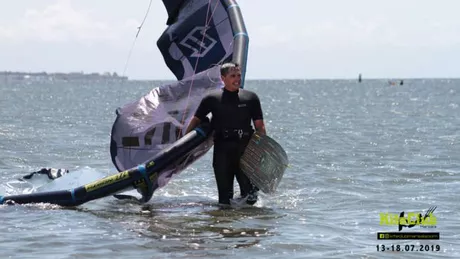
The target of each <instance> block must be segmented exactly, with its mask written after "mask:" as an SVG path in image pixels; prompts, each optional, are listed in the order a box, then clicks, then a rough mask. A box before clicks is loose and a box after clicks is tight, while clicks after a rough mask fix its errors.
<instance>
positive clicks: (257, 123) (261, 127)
mask: <svg viewBox="0 0 460 259" xmlns="http://www.w3.org/2000/svg"><path fill="white" fill-rule="evenodd" d="M254 127H255V128H256V132H257V133H259V134H260V135H266V134H267V132H266V131H265V124H264V120H254Z"/></svg>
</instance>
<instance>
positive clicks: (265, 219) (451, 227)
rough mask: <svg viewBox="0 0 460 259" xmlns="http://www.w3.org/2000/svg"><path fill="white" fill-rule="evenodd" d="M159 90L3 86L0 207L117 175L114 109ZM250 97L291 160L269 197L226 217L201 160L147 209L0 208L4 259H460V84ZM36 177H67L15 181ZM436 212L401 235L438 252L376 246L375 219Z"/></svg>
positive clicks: (146, 85) (278, 91) (314, 89)
mask: <svg viewBox="0 0 460 259" xmlns="http://www.w3.org/2000/svg"><path fill="white" fill-rule="evenodd" d="M163 83H164V82H136V81H133V82H126V83H104V82H102V83H101V82H86V83H81V82H66V83H54V84H51V83H47V84H42V83H28V84H8V83H0V115H1V116H0V195H5V194H18V193H30V192H36V191H47V190H59V189H69V188H73V187H77V186H80V185H82V184H85V183H89V182H91V181H94V180H96V179H99V178H102V177H104V176H107V175H110V174H113V173H115V172H116V169H115V168H114V166H113V165H112V162H111V159H110V153H109V144H110V130H111V126H112V123H113V121H114V119H115V109H116V108H117V107H119V106H121V105H123V104H125V103H128V102H130V101H134V100H137V99H138V98H140V97H141V96H143V95H144V94H146V93H147V92H148V91H150V90H151V89H152V88H153V87H155V86H159V85H161V84H163ZM246 88H247V89H250V90H253V91H255V92H256V93H257V94H258V95H259V97H260V99H261V102H262V108H263V110H264V119H265V123H266V127H267V132H268V134H269V135H270V136H272V137H273V138H274V139H276V140H277V141H278V142H279V143H280V144H281V145H282V146H283V147H284V148H285V150H286V152H287V153H288V156H289V159H290V166H289V168H288V169H287V171H286V173H285V175H284V178H283V180H282V182H281V184H280V185H279V188H278V191H277V193H276V194H275V195H271V196H268V195H263V194H261V197H260V201H259V202H258V203H257V204H256V206H255V207H252V208H243V209H238V210H222V209H220V208H219V207H218V206H216V204H217V190H216V183H215V180H214V176H213V171H212V166H211V158H212V152H209V153H208V154H207V155H206V156H204V157H203V158H202V159H201V160H199V161H197V162H196V163H194V164H193V165H192V166H191V167H189V168H188V169H187V170H185V171H184V172H182V173H181V174H179V175H176V176H175V177H174V178H173V179H172V181H171V182H170V183H169V184H168V185H167V186H165V187H164V188H162V189H160V190H158V191H157V192H155V194H154V197H153V198H152V200H150V201H149V202H148V203H147V204H136V203H133V202H129V201H119V200H117V199H115V198H113V197H106V198H103V199H100V200H96V201H91V202H89V203H87V204H84V205H81V206H78V207H75V208H62V207H59V206H54V205H49V204H37V205H18V206H7V205H0V221H1V224H0V233H1V234H0V251H1V252H0V254H1V258H21V259H24V258H42V259H45V258H50V259H51V258H52V259H56V258H101V259H102V258H142V259H146V258H264V259H269V258H290V259H294V258H402V257H404V258H460V234H459V233H460V212H459V211H460V203H459V202H458V200H459V198H460V195H459V190H460V169H459V168H460V148H459V144H460V116H459V115H460V108H459V104H460V80H458V79H412V80H411V79H406V80H404V85H392V84H389V83H388V81H387V80H383V79H382V80H377V79H376V80H364V81H363V82H362V83H358V82H357V80H257V81H255V80H253V81H250V80H249V81H248V82H246ZM42 167H57V168H67V169H69V170H70V171H71V173H70V174H69V175H65V176H64V177H62V178H59V179H57V180H56V181H54V182H50V181H49V180H46V179H39V180H38V181H37V182H32V183H31V182H23V181H19V180H18V178H20V177H21V176H23V175H25V174H28V173H30V172H32V171H35V170H38V169H40V168H42ZM133 194H137V193H136V192H135V191H133ZM430 207H436V209H435V210H434V212H433V214H432V215H433V216H435V217H436V224H435V226H431V227H430V228H427V227H425V228H423V227H422V226H420V225H415V226H413V227H411V228H406V227H405V228H403V230H402V232H421V231H424V232H438V233H440V239H439V240H378V239H377V233H378V232H398V226H397V225H390V226H388V225H384V224H383V225H382V221H381V213H391V214H398V215H399V214H400V213H401V212H404V213H405V214H404V215H407V213H409V212H414V213H421V214H422V215H424V214H425V213H426V211H427V210H428V209H429V208H430ZM385 215H386V214H385ZM382 245H385V246H386V247H387V248H388V247H390V251H381V247H382ZM392 245H393V247H394V248H393V250H395V251H391V246H392ZM397 245H399V247H400V250H404V248H405V247H406V246H407V245H408V247H409V248H411V249H409V250H410V251H405V250H404V251H399V252H398V251H396V248H397ZM426 245H428V251H415V250H420V247H421V246H423V247H425V246H426ZM437 245H439V251H431V250H433V249H432V247H433V248H434V250H437V247H436V246H437ZM378 248H379V249H378ZM401 248H402V249H401ZM413 248H415V249H414V250H413V251H412V249H413Z"/></svg>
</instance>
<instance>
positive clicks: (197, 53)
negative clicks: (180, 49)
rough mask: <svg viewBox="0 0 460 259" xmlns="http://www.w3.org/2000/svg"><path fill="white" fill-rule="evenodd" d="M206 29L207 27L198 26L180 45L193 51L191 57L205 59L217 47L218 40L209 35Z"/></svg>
mask: <svg viewBox="0 0 460 259" xmlns="http://www.w3.org/2000/svg"><path fill="white" fill-rule="evenodd" d="M206 29H207V28H206V27H205V26H197V27H195V28H193V30H191V31H190V32H189V33H188V34H187V36H186V37H185V38H184V39H183V40H182V41H181V42H180V45H182V46H184V47H186V48H188V49H190V50H191V51H193V53H192V54H191V55H190V57H194V58H201V57H204V56H206V54H207V53H208V52H209V51H210V50H211V49H212V48H213V47H214V45H216V43H217V40H215V39H214V38H212V37H210V36H209V35H207V34H206Z"/></svg>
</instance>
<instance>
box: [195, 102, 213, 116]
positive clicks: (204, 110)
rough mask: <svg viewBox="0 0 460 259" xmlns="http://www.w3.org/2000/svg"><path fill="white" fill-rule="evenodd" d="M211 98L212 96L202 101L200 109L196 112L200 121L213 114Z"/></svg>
mask: <svg viewBox="0 0 460 259" xmlns="http://www.w3.org/2000/svg"><path fill="white" fill-rule="evenodd" d="M211 102H212V100H211V98H210V96H206V97H205V98H203V100H201V103H200V105H199V106H198V109H197V110H196V112H195V116H196V117H197V118H198V119H200V120H204V119H205V117H206V115H208V113H210V112H211Z"/></svg>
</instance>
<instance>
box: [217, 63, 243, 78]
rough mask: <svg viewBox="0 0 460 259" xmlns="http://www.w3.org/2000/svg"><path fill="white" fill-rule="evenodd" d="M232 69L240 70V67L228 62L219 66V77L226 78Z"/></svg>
mask: <svg viewBox="0 0 460 259" xmlns="http://www.w3.org/2000/svg"><path fill="white" fill-rule="evenodd" d="M234 68H240V65H238V64H237V63H234V62H228V63H225V64H222V66H220V75H221V76H226V75H227V74H228V73H229V72H230V70H232V69H234Z"/></svg>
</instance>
